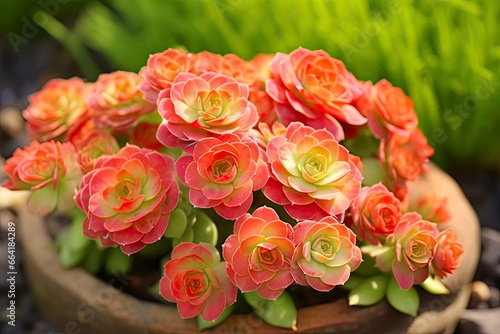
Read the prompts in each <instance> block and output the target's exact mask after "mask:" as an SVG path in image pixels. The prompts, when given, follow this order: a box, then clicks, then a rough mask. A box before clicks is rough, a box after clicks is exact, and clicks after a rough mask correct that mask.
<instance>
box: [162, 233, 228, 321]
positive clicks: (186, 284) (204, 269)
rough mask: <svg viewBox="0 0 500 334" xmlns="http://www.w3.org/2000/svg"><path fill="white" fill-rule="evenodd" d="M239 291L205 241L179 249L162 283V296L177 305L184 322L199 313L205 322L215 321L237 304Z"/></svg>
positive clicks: (185, 244)
mask: <svg viewBox="0 0 500 334" xmlns="http://www.w3.org/2000/svg"><path fill="white" fill-rule="evenodd" d="M237 292H238V289H237V288H236V287H235V286H234V284H233V283H232V282H231V280H230V279H229V278H228V276H227V274H226V263H225V262H220V255H219V252H218V251H217V249H215V247H214V246H212V245H210V244H207V243H203V242H202V243H200V244H199V245H197V244H194V243H192V242H183V243H181V244H179V245H178V246H177V247H175V248H174V250H173V251H172V258H171V260H169V261H168V262H167V263H166V264H165V272H164V276H163V277H162V279H161V280H160V294H161V295H162V296H163V298H165V299H166V300H168V301H170V302H173V303H177V310H178V311H179V314H180V315H181V317H182V318H184V319H185V318H193V317H195V316H197V315H198V314H199V315H200V316H201V317H202V318H203V320H205V321H215V319H217V318H218V317H219V316H220V315H221V313H222V311H224V309H225V308H226V306H230V305H232V304H234V302H235V301H236V294H237Z"/></svg>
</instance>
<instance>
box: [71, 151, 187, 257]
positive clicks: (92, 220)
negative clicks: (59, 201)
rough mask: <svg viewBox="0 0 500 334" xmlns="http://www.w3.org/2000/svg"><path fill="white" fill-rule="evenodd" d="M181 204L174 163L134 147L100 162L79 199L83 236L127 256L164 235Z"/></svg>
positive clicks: (152, 152)
mask: <svg viewBox="0 0 500 334" xmlns="http://www.w3.org/2000/svg"><path fill="white" fill-rule="evenodd" d="M178 199H179V188H178V185H177V182H176V181H175V179H174V161H173V159H172V158H171V157H169V156H166V155H163V154H160V153H158V152H155V151H151V150H148V149H145V148H139V147H137V146H134V145H127V146H126V147H124V148H122V149H121V150H120V151H119V152H118V153H117V154H115V155H110V156H103V157H101V158H99V159H98V160H97V163H96V164H95V167H94V169H93V170H92V171H91V172H90V173H88V174H87V175H85V177H84V178H83V181H82V183H81V185H80V190H79V191H78V193H77V194H76V196H75V202H76V204H77V205H78V207H79V208H80V209H81V210H82V211H84V212H85V213H86V215H87V217H86V218H85V220H84V222H83V229H84V231H83V232H84V234H85V235H86V236H87V237H89V238H91V239H99V240H100V241H101V244H102V245H103V246H107V247H110V246H117V245H120V247H121V250H122V251H123V252H124V253H126V254H132V253H135V252H138V251H139V250H141V249H142V248H144V247H145V246H146V245H147V244H151V243H154V242H156V241H158V240H159V239H160V238H161V237H162V236H163V233H164V232H165V230H166V228H167V225H168V222H169V218H170V212H171V211H172V210H173V209H174V208H175V206H176V205H177V202H178ZM174 223H175V222H174Z"/></svg>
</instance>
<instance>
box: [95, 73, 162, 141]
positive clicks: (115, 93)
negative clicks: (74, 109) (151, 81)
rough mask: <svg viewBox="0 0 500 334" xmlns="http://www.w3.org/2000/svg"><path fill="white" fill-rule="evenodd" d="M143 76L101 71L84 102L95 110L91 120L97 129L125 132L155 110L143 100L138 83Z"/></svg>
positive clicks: (153, 106) (152, 105)
mask: <svg viewBox="0 0 500 334" xmlns="http://www.w3.org/2000/svg"><path fill="white" fill-rule="evenodd" d="M142 80H143V79H142V77H141V76H140V75H139V74H137V73H133V72H124V71H116V72H113V73H108V74H101V75H100V76H99V78H98V79H97V82H96V83H95V85H94V89H93V90H92V92H91V93H90V94H89V96H88V97H87V105H88V106H89V107H90V108H91V109H92V110H94V111H95V113H94V117H93V119H94V122H95V124H96V126H97V127H98V128H100V129H105V130H112V131H114V132H116V133H124V132H126V131H127V130H128V129H130V128H131V127H133V126H134V124H135V123H136V121H137V120H138V119H139V118H140V117H141V116H143V115H146V114H149V113H150V112H152V111H153V110H154V109H155V105H154V104H152V103H150V102H148V101H146V100H144V98H143V96H142V92H141V91H140V90H139V88H138V86H139V85H140V84H141V82H142Z"/></svg>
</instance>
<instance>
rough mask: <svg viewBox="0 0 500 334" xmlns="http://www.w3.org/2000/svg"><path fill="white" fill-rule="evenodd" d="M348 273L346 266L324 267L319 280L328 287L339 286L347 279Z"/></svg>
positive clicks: (349, 271)
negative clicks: (324, 270) (322, 274)
mask: <svg viewBox="0 0 500 334" xmlns="http://www.w3.org/2000/svg"><path fill="white" fill-rule="evenodd" d="M350 273H351V270H350V268H349V267H348V266H342V267H326V273H325V275H324V276H323V277H320V278H321V280H322V281H323V282H325V283H326V284H328V285H341V284H344V283H345V282H346V281H347V280H348V279H349V276H350Z"/></svg>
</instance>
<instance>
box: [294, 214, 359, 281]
mask: <svg viewBox="0 0 500 334" xmlns="http://www.w3.org/2000/svg"><path fill="white" fill-rule="evenodd" d="M293 240H294V243H295V252H294V254H293V267H292V269H291V272H292V275H293V278H294V279H295V281H296V282H297V283H298V284H300V285H306V286H307V285H310V286H311V287H313V288H314V289H316V290H318V291H330V290H331V289H333V288H334V287H335V286H336V285H341V284H344V283H345V282H346V281H347V279H348V278H349V276H350V273H351V271H354V270H356V269H357V268H358V267H359V265H360V263H361V261H362V258H361V250H360V249H359V247H358V246H356V236H355V235H354V233H353V232H352V231H351V230H350V229H349V228H348V227H346V226H345V225H343V224H340V223H338V222H337V220H335V218H333V217H325V218H323V219H321V220H320V221H319V222H316V221H312V220H306V221H302V222H300V223H298V224H297V225H295V226H294V228H293Z"/></svg>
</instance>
